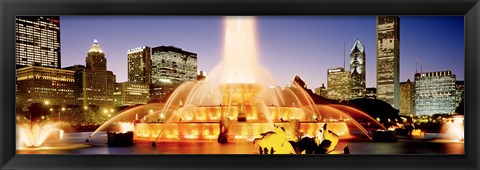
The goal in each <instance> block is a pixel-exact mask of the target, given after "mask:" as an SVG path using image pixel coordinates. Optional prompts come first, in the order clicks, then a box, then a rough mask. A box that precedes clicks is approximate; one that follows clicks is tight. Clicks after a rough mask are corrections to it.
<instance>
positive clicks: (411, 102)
mask: <svg viewBox="0 0 480 170" xmlns="http://www.w3.org/2000/svg"><path fill="white" fill-rule="evenodd" d="M400 114H401V115H415V84H414V83H413V82H411V81H410V79H408V80H407V81H406V82H401V83H400Z"/></svg>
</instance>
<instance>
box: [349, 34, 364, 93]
mask: <svg viewBox="0 0 480 170" xmlns="http://www.w3.org/2000/svg"><path fill="white" fill-rule="evenodd" d="M365 59H366V56H365V47H364V46H363V44H362V43H361V42H360V40H359V39H357V40H356V41H355V43H354V44H353V46H352V49H351V50H350V76H351V79H350V80H351V83H352V84H351V95H352V99H356V98H365V94H366V85H365V71H366V70H365V68H366V67H365V63H366V62H365Z"/></svg>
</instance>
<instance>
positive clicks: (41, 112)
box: [26, 103, 50, 123]
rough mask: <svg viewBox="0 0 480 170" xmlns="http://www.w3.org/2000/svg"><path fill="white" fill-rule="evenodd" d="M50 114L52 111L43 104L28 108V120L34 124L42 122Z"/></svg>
mask: <svg viewBox="0 0 480 170" xmlns="http://www.w3.org/2000/svg"><path fill="white" fill-rule="evenodd" d="M49 114H50V110H49V108H48V107H47V106H45V105H44V104H43V103H32V104H31V105H30V106H29V107H28V112H27V115H26V117H27V119H29V120H30V121H31V122H32V123H33V122H35V121H39V120H41V118H42V116H47V115H49Z"/></svg>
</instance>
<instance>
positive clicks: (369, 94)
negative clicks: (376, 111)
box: [365, 87, 377, 99]
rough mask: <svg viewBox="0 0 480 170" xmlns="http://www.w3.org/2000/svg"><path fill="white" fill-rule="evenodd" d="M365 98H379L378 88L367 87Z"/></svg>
mask: <svg viewBox="0 0 480 170" xmlns="http://www.w3.org/2000/svg"><path fill="white" fill-rule="evenodd" d="M365 98H367V99H377V88H375V87H370V88H367V89H366V94H365Z"/></svg>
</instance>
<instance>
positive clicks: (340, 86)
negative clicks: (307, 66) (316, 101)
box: [327, 67, 351, 100]
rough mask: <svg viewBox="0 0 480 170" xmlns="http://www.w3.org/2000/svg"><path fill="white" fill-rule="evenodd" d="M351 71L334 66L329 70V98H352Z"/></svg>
mask: <svg viewBox="0 0 480 170" xmlns="http://www.w3.org/2000/svg"><path fill="white" fill-rule="evenodd" d="M350 78H351V77H350V72H348V71H345V69H344V68H341V67H339V68H332V69H328V70H327V87H328V90H327V92H328V98H330V99H335V100H350V99H351V95H350V93H351V88H350V87H351V82H350Z"/></svg>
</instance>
